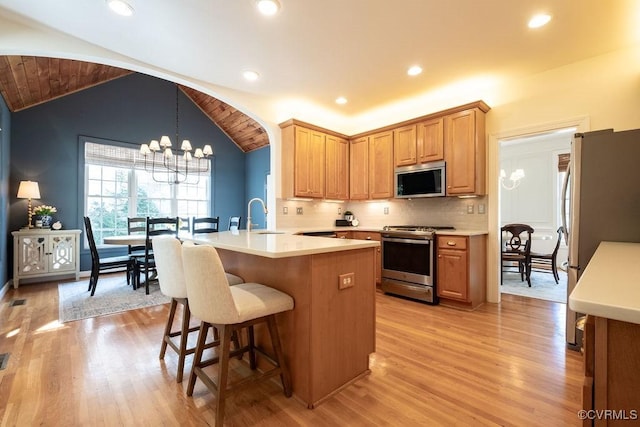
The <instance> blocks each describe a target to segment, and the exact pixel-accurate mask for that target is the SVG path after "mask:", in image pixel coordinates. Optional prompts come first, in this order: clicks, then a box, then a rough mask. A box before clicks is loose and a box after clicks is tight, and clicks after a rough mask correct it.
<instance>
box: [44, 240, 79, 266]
mask: <svg viewBox="0 0 640 427" xmlns="http://www.w3.org/2000/svg"><path fill="white" fill-rule="evenodd" d="M76 240H77V237H76V235H75V234H62V235H56V236H50V237H49V272H50V273H57V272H62V271H75V270H76V251H77V250H78V246H77V242H76Z"/></svg>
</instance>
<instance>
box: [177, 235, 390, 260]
mask: <svg viewBox="0 0 640 427" xmlns="http://www.w3.org/2000/svg"><path fill="white" fill-rule="evenodd" d="M272 233H273V234H272ZM184 240H187V241H192V242H194V243H198V244H205V245H211V246H213V247H214V248H218V249H227V250H230V251H235V252H241V253H245V254H251V255H258V256H263V257H267V258H287V257H295V256H305V255H314V254H321V253H328V252H339V251H350V250H354V249H364V248H374V247H377V246H379V245H380V243H379V242H377V241H375V240H353V239H329V238H325V237H310V236H297V235H293V234H289V233H281V232H280V233H278V232H270V233H269V232H267V231H266V230H255V231H251V232H247V231H246V230H240V231H237V232H232V231H222V232H219V233H209V234H202V235H197V236H196V237H190V238H185V239H184Z"/></svg>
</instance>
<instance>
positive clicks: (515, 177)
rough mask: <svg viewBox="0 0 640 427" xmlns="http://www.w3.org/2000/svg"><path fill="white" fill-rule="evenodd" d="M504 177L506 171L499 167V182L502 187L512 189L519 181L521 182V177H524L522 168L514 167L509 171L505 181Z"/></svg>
mask: <svg viewBox="0 0 640 427" xmlns="http://www.w3.org/2000/svg"><path fill="white" fill-rule="evenodd" d="M506 178H507V173H506V172H505V171H504V169H500V184H501V185H502V188H504V189H505V190H513V189H515V188H517V187H518V186H519V185H520V182H522V178H524V169H516V170H514V171H513V172H511V175H509V180H508V182H506V181H507V179H506Z"/></svg>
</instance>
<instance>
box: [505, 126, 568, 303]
mask: <svg viewBox="0 0 640 427" xmlns="http://www.w3.org/2000/svg"><path fill="white" fill-rule="evenodd" d="M575 132H576V127H568V128H563V129H557V130H553V131H549V132H541V133H537V134H533V135H527V136H519V137H515V138H506V139H502V140H499V141H498V143H499V149H500V150H499V153H500V154H499V170H500V172H499V183H500V186H499V192H500V197H499V201H500V203H499V205H500V208H499V209H500V226H501V227H502V226H503V225H506V224H514V223H516V224H527V225H529V226H531V227H532V228H533V230H534V232H533V234H532V239H531V252H532V253H536V254H541V255H544V256H545V257H546V256H550V255H552V254H553V253H554V252H557V253H556V256H555V259H556V263H555V264H556V265H557V266H559V267H560V266H562V265H563V261H564V260H566V259H567V246H566V242H564V240H563V239H561V236H560V235H559V233H558V228H559V227H560V226H561V225H562V214H561V206H562V198H563V195H562V184H563V181H564V176H565V174H566V161H565V160H566V159H567V156H568V154H569V153H570V151H571V140H572V139H573V135H574V134H575ZM559 239H560V240H559ZM556 245H558V249H557V251H556V249H555V248H556ZM549 264H550V260H549ZM532 267H533V268H532V272H531V277H530V279H531V286H528V284H527V281H526V280H522V274H520V273H519V272H518V271H517V269H515V270H514V269H513V268H506V267H502V268H503V271H504V272H503V275H502V285H501V286H500V292H501V293H507V294H515V295H520V296H524V297H530V298H538V299H544V300H549V301H554V302H559V303H566V301H567V292H566V290H567V275H566V272H565V271H563V270H562V269H557V270H556V274H554V272H553V270H552V266H551V265H548V264H547V262H546V259H540V260H539V262H535V263H532ZM556 280H557V283H556Z"/></svg>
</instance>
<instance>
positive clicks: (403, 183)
mask: <svg viewBox="0 0 640 427" xmlns="http://www.w3.org/2000/svg"><path fill="white" fill-rule="evenodd" d="M445 179H446V173H445V162H431V163H423V164H421V165H415V166H404V167H401V168H396V170H395V197H396V198H400V199H409V198H414V197H442V196H445V195H446V186H445Z"/></svg>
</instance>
